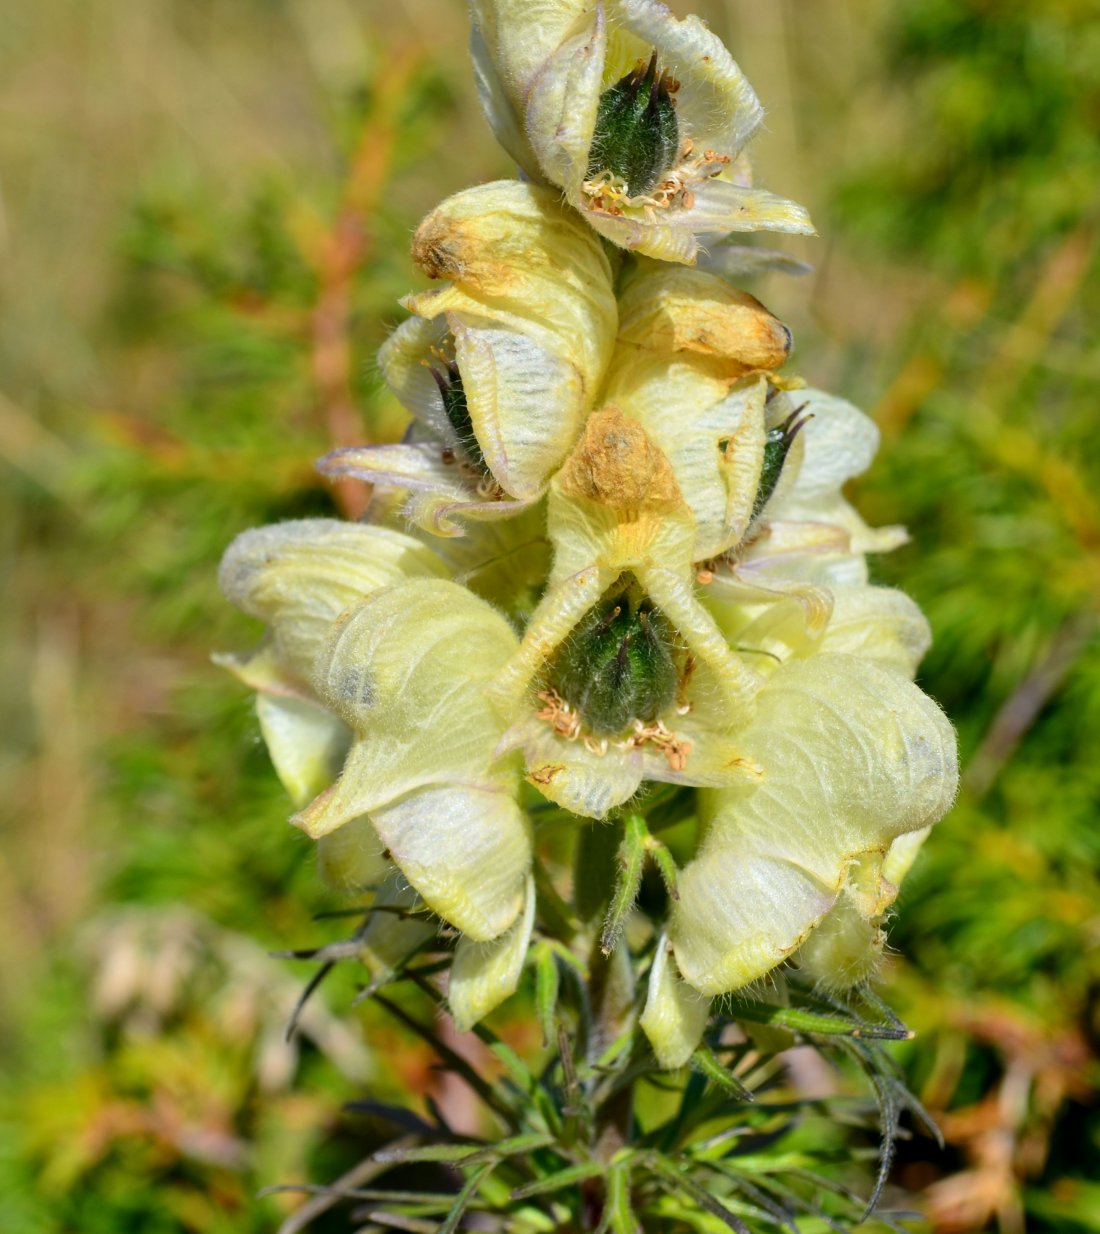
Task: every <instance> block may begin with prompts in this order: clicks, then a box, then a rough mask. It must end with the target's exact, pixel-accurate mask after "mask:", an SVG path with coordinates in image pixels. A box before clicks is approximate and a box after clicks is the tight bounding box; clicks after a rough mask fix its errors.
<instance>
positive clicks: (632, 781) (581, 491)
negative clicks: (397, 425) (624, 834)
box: [490, 407, 759, 818]
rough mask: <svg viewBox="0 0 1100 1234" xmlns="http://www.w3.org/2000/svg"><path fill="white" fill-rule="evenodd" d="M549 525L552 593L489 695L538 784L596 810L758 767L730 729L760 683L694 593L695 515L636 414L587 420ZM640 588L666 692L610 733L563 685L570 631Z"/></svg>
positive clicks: (596, 813) (726, 780) (591, 812)
mask: <svg viewBox="0 0 1100 1234" xmlns="http://www.w3.org/2000/svg"><path fill="white" fill-rule="evenodd" d="M548 531H549V535H550V539H551V541H552V542H553V544H554V548H555V556H554V565H553V569H552V571H551V575H550V579H549V582H548V585H547V589H546V594H545V596H544V597H543V600H542V601H541V603H540V604H539V606H538V608H537V609H536V610H535V613H534V615H533V617H532V619H531V622H530V624H529V625H528V627H527V630H526V632H525V634H524V637H523V641H522V643H521V644H520V647H519V650H518V651H517V653H516V654H515V655H514V656H513V657H512V658H511V659H510V661H509V662H508V664H507V665H506V666H505V667H504V668H503V669H502V671H501V672H500V673H499V674H498V676H497V678H496V679H495V681H494V684H493V686H492V689H491V692H490V693H491V697H492V698H493V701H494V702H495V703H496V705H497V707H498V708H499V710H500V712H501V715H502V716H504V717H505V718H506V719H507V720H508V721H509V722H510V727H509V729H508V732H507V734H506V735H505V737H504V740H503V742H502V745H501V749H502V750H508V749H512V748H517V747H518V748H522V749H523V751H524V754H525V758H526V762H527V768H528V775H529V778H530V779H531V780H532V782H533V783H534V784H536V785H537V786H538V788H539V789H540V791H541V792H542V793H543V794H545V795H546V796H547V797H549V798H550V799H551V800H552V801H555V802H557V803H558V804H559V805H561V806H563V807H565V808H566V809H569V810H571V811H573V812H574V813H576V814H580V815H586V816H589V817H593V818H602V817H604V816H605V815H606V814H607V812H608V811H609V810H611V809H613V808H614V807H615V806H617V805H620V804H622V802H624V801H626V800H627V799H628V798H630V797H631V796H633V794H634V793H635V792H636V791H637V790H638V787H639V786H640V784H641V783H642V781H643V780H665V781H669V782H672V783H679V784H696V785H701V784H710V785H722V784H731V783H736V782H738V781H741V780H744V779H746V778H752V777H753V776H754V775H755V774H756V771H755V768H754V767H753V765H752V763H751V760H746V759H743V758H741V757H740V752H739V750H738V748H737V747H736V746H735V745H734V744H733V743H732V741H731V739H730V734H731V733H732V732H733V731H734V730H736V729H737V728H738V727H739V726H740V725H742V724H744V723H745V721H746V720H747V718H748V717H749V716H750V715H751V712H752V706H753V704H752V698H753V695H754V693H755V691H756V689H757V687H758V684H759V683H758V680H757V678H756V676H755V675H754V674H753V672H752V671H751V670H749V669H748V668H747V667H746V666H745V665H744V663H743V662H742V661H741V659H740V658H739V657H738V656H737V655H736V654H735V653H734V652H733V651H732V650H731V649H730V646H729V644H728V642H727V640H726V639H725V638H724V637H723V635H722V633H721V631H720V630H719V628H718V627H717V625H716V624H715V622H714V620H713V618H711V617H710V616H709V614H707V612H706V611H705V609H704V608H703V606H702V605H701V604H700V603H699V601H698V599H697V598H696V596H695V593H694V580H695V571H694V568H693V565H692V559H693V555H694V546H695V534H696V528H695V523H694V520H693V519H692V516H691V511H690V509H689V507H688V505H687V503H686V502H685V501H684V498H683V495H682V493H681V492H680V488H679V486H678V484H677V483H676V477H675V475H674V474H673V471H672V467H671V465H670V464H669V461H668V459H667V458H666V457H665V455H664V454H663V453H662V452H661V451H660V450H659V449H658V448H657V447H656V446H655V445H654V444H653V442H652V441H651V440H650V439H649V437H648V436H647V435H646V432H645V430H644V429H643V428H642V427H641V425H640V424H639V423H638V422H637V421H635V420H633V419H630V418H628V417H626V416H624V415H623V414H622V412H620V411H619V410H618V409H617V408H614V407H608V408H604V409H603V410H601V411H599V412H596V413H594V414H593V415H592V416H590V417H589V419H588V422H587V424H586V426H585V432H584V436H583V437H582V438H581V441H580V442H579V443H578V445H577V448H576V449H575V450H574V452H573V454H572V455H571V456H570V458H569V460H568V462H567V463H566V465H565V467H564V468H563V469H562V470H561V472H559V473H558V475H557V476H556V477H555V479H554V481H553V484H552V485H551V491H550V500H549V511H548ZM633 591H636V592H637V594H638V595H639V596H640V597H642V599H641V601H640V602H639V604H638V606H637V607H638V612H639V613H640V614H643V615H642V616H640V617H639V619H638V623H637V625H638V628H637V629H636V630H635V635H634V637H636V638H637V639H639V640H644V639H646V638H649V637H652V638H655V639H657V640H658V641H660V642H662V644H667V646H664V648H663V650H662V649H661V648H658V649H657V652H656V654H658V655H664V654H665V653H666V652H667V660H666V665H665V669H664V670H662V671H663V672H664V675H665V677H666V679H667V680H666V682H665V688H664V690H663V693H662V696H661V698H660V699H657V700H654V699H653V698H652V697H650V698H648V699H647V701H648V702H649V703H651V704H653V706H652V707H651V708H650V713H649V714H643V715H638V716H633V717H630V716H624V717H623V718H624V719H625V723H624V725H623V728H622V731H619V732H616V731H607V730H606V728H604V729H601V727H600V726H599V724H597V723H596V717H595V716H594V715H593V714H587V715H586V714H585V708H584V707H583V706H581V707H579V708H578V707H575V706H570V705H569V704H570V700H569V698H568V693H569V692H568V691H566V693H565V694H564V695H562V694H560V693H559V692H558V689H557V687H559V686H561V664H562V660H561V657H562V656H563V655H564V654H572V649H571V645H570V641H571V642H572V648H575V647H576V646H577V645H578V639H579V633H578V631H579V628H580V626H581V623H582V622H584V621H585V620H586V619H587V620H589V621H591V620H592V616H591V615H592V613H593V611H594V610H595V611H596V612H597V613H599V612H600V610H599V609H597V606H599V605H601V604H603V605H604V606H605V607H607V606H611V608H610V612H611V616H610V617H608V618H605V617H603V616H600V617H599V618H598V620H597V636H598V635H599V632H600V630H599V627H601V626H602V623H603V622H604V621H605V620H609V621H614V620H617V619H618V617H619V616H620V609H621V608H622V604H620V603H618V601H617V596H618V593H619V592H623V593H624V594H625V593H628V592H631V593H632V592H633ZM623 603H624V604H628V605H629V604H633V603H634V601H631V600H624V601H623ZM647 612H648V613H649V614H650V615H649V616H645V615H644V614H645V613H647ZM622 616H623V617H624V619H625V618H626V617H627V616H629V614H622ZM658 623H660V624H658ZM629 637H631V636H627V640H626V641H628V640H629ZM643 650H644V649H643ZM623 654H624V655H625V654H626V650H625V649H624V652H623ZM580 670H581V672H582V674H583V662H582V663H581V664H580ZM666 670H667V671H666ZM643 690H644V692H646V693H647V694H648V693H650V691H649V688H648V687H647V686H645V685H644V683H643ZM627 701H629V700H627Z"/></svg>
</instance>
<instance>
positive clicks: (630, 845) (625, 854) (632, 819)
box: [600, 814, 649, 955]
mask: <svg viewBox="0 0 1100 1234" xmlns="http://www.w3.org/2000/svg"><path fill="white" fill-rule="evenodd" d="M648 836H649V832H648V831H647V830H646V825H645V819H644V818H642V816H641V815H640V814H628V815H627V817H626V823H625V826H624V828H623V838H622V843H621V844H620V845H619V851H618V854H617V856H616V861H617V864H618V869H619V873H618V877H617V878H616V880H615V890H614V892H613V894H612V896H611V903H610V905H609V906H608V909H607V916H606V917H605V918H604V924H603V934H602V935H601V936H600V947H601V948H602V949H603V953H604V955H610V954H611V953H612V952H613V951H614V950H615V948H616V946H617V945H618V942H619V938H620V936H621V935H622V932H623V927H624V926H625V925H626V918H627V915H628V914H629V913H630V910H631V909H632V908H633V907H634V901H635V900H636V899H637V898H638V888H639V887H640V886H641V885H642V868H643V866H644V865H645V854H646V848H645V842H646V839H647V837H648Z"/></svg>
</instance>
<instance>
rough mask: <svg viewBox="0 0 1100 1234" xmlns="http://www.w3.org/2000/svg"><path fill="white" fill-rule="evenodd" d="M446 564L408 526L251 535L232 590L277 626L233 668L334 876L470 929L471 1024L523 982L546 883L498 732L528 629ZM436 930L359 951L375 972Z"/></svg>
mask: <svg viewBox="0 0 1100 1234" xmlns="http://www.w3.org/2000/svg"><path fill="white" fill-rule="evenodd" d="M446 572H447V567H446V565H445V564H444V562H443V561H442V560H441V559H440V558H439V557H437V556H436V555H435V554H434V553H432V552H431V550H430V549H429V548H428V547H427V546H426V545H424V544H423V543H421V542H419V541H417V540H415V539H413V538H412V537H410V536H407V535H404V534H403V533H401V532H396V531H392V530H389V529H386V528H381V527H373V526H363V525H361V524H354V523H351V524H349V523H339V522H336V521H334V520H329V519H311V520H304V521H301V522H297V523H284V524H279V525H277V526H274V527H268V528H261V529H259V530H256V531H252V532H247V533H245V534H244V535H243V536H240V537H238V539H237V540H236V541H235V542H234V543H233V544H232V545H231V546H230V548H229V550H228V551H227V553H226V555H225V558H224V560H223V563H222V570H221V581H222V586H223V588H224V590H225V592H226V594H227V595H228V596H229V598H230V599H231V600H233V601H234V603H236V604H238V606H239V607H241V608H243V609H244V610H245V611H246V612H248V613H250V614H251V615H253V616H256V617H259V618H260V619H261V620H264V621H266V622H267V623H268V625H269V627H270V631H269V635H268V638H267V640H266V641H265V643H264V644H263V645H262V647H261V649H260V650H259V651H258V652H257V653H255V654H254V655H253V656H251V657H245V658H242V659H240V660H235V661H228V660H227V661H226V662H227V663H228V664H229V666H230V667H232V668H233V669H234V671H236V672H237V673H238V675H240V676H241V677H242V678H243V679H244V680H245V681H246V682H248V684H250V685H252V686H253V687H254V688H256V689H257V690H258V691H259V694H258V696H257V711H258V714H259V716H260V720H261V727H262V730H263V733H264V737H265V740H266V741H267V743H268V747H269V750H270V752H271V756H272V760H273V762H274V764H275V766H276V769H277V771H278V772H279V775H280V777H281V778H282V779H283V781H284V783H285V784H286V786H287V788H288V791H289V792H290V794H291V796H292V798H293V799H294V801H295V803H296V804H297V805H298V806H299V807H301V808H300V811H299V813H298V815H297V816H296V818H295V821H296V822H297V823H298V824H299V825H300V826H301V827H303V829H304V830H306V831H307V833H308V834H310V835H311V836H313V837H314V838H315V839H316V840H317V842H318V858H319V864H320V868H321V872H322V874H323V875H324V876H325V878H326V879H327V881H329V882H330V883H331V884H333V885H334V886H336V887H338V888H340V889H343V890H347V891H352V892H362V891H363V890H365V889H372V888H373V889H377V890H378V896H377V899H376V903H377V904H380V905H382V906H383V909H386V908H399V909H403V910H410V911H412V910H416V909H417V908H418V907H419V906H421V904H424V905H427V907H428V908H429V909H431V910H432V911H433V912H435V913H437V914H438V915H439V916H441V917H442V918H443V919H444V920H446V921H448V922H449V923H451V924H452V925H454V926H455V927H456V928H457V929H459V930H461V931H462V932H463V936H464V937H463V938H462V939H461V940H460V941H459V944H458V951H457V953H456V956H457V959H456V963H459V961H461V962H460V963H459V969H458V971H460V973H461V974H462V976H461V979H460V980H459V982H458V984H457V985H456V986H455V990H454V996H455V999H456V1000H457V1001H456V1004H455V1014H456V1016H457V1017H459V1018H460V1019H461V1020H462V1022H463V1023H464V1024H465V1025H466V1026H469V1024H471V1023H473V1022H474V1019H476V1018H480V1015H481V1014H484V1013H485V1012H486V1011H487V1010H489V1009H491V1007H493V1006H495V1005H496V1003H497V1002H498V1001H500V999H501V998H503V997H506V996H507V994H508V993H510V992H511V990H512V989H514V988H515V984H516V982H518V979H519V971H520V969H519V967H518V965H519V964H521V962H522V955H523V953H524V952H525V950H526V940H527V938H528V937H529V935H530V931H531V913H530V905H531V903H532V895H533V891H532V888H531V884H530V877H529V874H528V867H529V864H530V834H529V824H528V822H527V820H526V818H525V817H524V815H523V813H522V811H521V810H520V808H519V806H518V804H517V801H516V794H517V790H518V771H517V768H516V767H515V766H512V765H509V762H508V761H507V760H499V759H495V758H494V750H495V747H496V745H497V744H498V742H499V740H500V736H501V732H502V726H501V724H500V722H499V720H498V719H497V717H496V715H495V713H494V712H493V711H492V710H491V708H490V707H489V706H488V704H487V702H486V701H485V698H484V690H485V686H486V684H487V683H488V681H489V680H490V679H491V677H492V676H493V675H494V673H495V671H496V670H497V668H499V666H500V664H501V663H503V661H504V660H505V659H507V658H508V656H510V655H511V654H512V653H513V652H514V650H515V647H516V642H517V640H516V636H515V634H514V633H513V632H512V630H511V627H510V626H509V625H508V623H507V622H506V621H505V620H504V619H503V618H502V617H500V616H499V614H498V613H497V612H496V611H495V610H494V609H493V608H492V607H490V606H489V605H488V604H486V603H485V602H484V601H482V600H480V599H478V598H477V597H476V596H474V595H473V594H471V593H470V592H469V591H467V590H466V589H464V588H463V587H461V586H459V585H458V584H456V583H452V582H448V581H445V579H444V578H443V577H441V576H442V575H444V574H445V573H446ZM341 767H342V769H341ZM337 777H338V778H337ZM334 780H335V783H333V781H334ZM311 798H312V800H311ZM434 932H435V927H434V926H432V925H431V924H430V923H429V922H425V921H424V920H423V918H422V917H419V918H417V917H402V916H401V915H399V914H396V913H393V912H389V911H379V912H377V913H375V914H374V916H373V918H372V920H371V922H370V924H369V926H368V928H367V930H366V932H365V934H364V936H363V938H362V940H361V944H360V947H359V954H360V958H361V959H363V961H364V963H366V964H367V965H368V967H369V968H370V969H371V971H372V973H373V975H374V976H375V978H376V979H377V978H378V977H379V976H384V975H385V974H386V973H389V972H391V971H393V970H394V969H395V968H396V967H397V966H398V965H399V964H400V963H401V962H402V961H403V959H405V958H406V957H407V956H409V955H410V954H411V953H412V952H414V951H415V950H416V949H417V948H418V947H419V946H421V945H422V944H423V943H424V942H425V941H427V940H428V939H430V937H431V936H432V934H434ZM517 956H518V957H519V958H518V960H517ZM471 1017H473V1019H471Z"/></svg>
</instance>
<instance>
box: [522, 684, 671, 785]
mask: <svg viewBox="0 0 1100 1234" xmlns="http://www.w3.org/2000/svg"><path fill="white" fill-rule="evenodd" d="M536 697H537V698H538V700H539V702H540V703H542V707H541V708H540V709H539V710H538V711H537V712H536V713H535V715H536V716H537V717H538V719H540V720H544V721H545V722H546V723H547V724H549V725H550V727H551V728H552V729H553V730H554V732H555V733H557V734H558V736H559V737H564V738H565V740H566V741H580V742H581V743H582V744H583V745H584V748H585V749H586V750H587V751H588V752H589V753H590V754H595V755H596V756H597V757H599V758H602V757H603V756H604V755H605V754H606V753H607V752H608V750H612V749H614V750H638V749H641V748H642V747H643V746H646V745H652V746H654V747H655V748H656V749H657V750H658V751H659V752H660V753H661V754H663V755H664V756H665V759H666V760H667V762H668V765H669V769H670V770H671V771H683V770H684V768H685V767H686V766H687V760H688V754H690V753H691V742H690V741H685V740H684V739H683V738H681V737H677V735H676V734H675V733H674V732H673V731H672V729H670V728H669V727H668V726H667V725H666V724H665V723H664V721H663V720H650V721H645V720H635V721H634V722H633V725H632V728H633V731H632V732H631V733H630V734H629V735H627V736H626V737H623V738H620V739H618V740H612V739H611V738H610V737H597V736H596V735H595V734H594V733H590V732H588V731H587V730H586V728H585V725H584V721H583V720H582V719H581V717H580V715H579V714H578V713H577V711H576V710H575V709H574V708H573V707H572V706H570V704H569V703H567V702H566V701H565V699H563V698H562V696H561V695H560V694H559V693H558V692H557V690H554V689H553V688H547V689H545V690H540V691H539V692H538V695H537V696H536ZM676 710H677V712H678V713H679V714H681V715H683V714H685V713H686V712H687V711H688V710H690V704H688V705H686V706H681V707H677V709H676Z"/></svg>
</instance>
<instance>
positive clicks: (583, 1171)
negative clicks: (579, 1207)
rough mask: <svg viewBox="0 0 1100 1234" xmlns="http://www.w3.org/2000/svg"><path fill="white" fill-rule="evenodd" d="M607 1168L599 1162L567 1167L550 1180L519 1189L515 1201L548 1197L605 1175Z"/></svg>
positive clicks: (513, 1195) (551, 1176)
mask: <svg viewBox="0 0 1100 1234" xmlns="http://www.w3.org/2000/svg"><path fill="white" fill-rule="evenodd" d="M606 1169H607V1167H606V1166H605V1165H604V1164H603V1163H602V1162H599V1161H582V1162H581V1163H580V1164H579V1165H571V1166H566V1168H565V1169H564V1170H559V1171H558V1172H557V1173H556V1174H551V1175H550V1176H549V1178H540V1179H538V1180H537V1181H536V1182H533V1183H527V1184H526V1185H525V1186H523V1187H517V1188H516V1189H515V1191H513V1192H512V1199H513V1200H526V1199H529V1198H530V1197H531V1196H533V1195H548V1194H549V1193H550V1192H552V1191H561V1190H562V1188H563V1187H571V1186H572V1185H573V1184H574V1183H583V1182H584V1180H585V1179H586V1178H596V1177H597V1176H598V1175H601V1174H603V1173H604V1171H605V1170H606Z"/></svg>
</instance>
